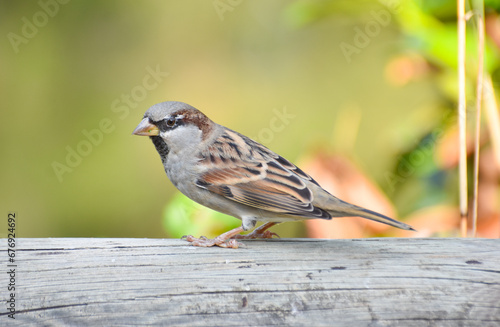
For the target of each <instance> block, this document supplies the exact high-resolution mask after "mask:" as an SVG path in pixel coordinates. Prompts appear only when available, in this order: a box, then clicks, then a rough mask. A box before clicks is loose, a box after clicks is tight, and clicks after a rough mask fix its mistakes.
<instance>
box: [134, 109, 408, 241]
mask: <svg viewBox="0 0 500 327" xmlns="http://www.w3.org/2000/svg"><path fill="white" fill-rule="evenodd" d="M133 134H134V135H144V136H149V137H150V138H151V140H152V141H153V144H154V146H155V147H156V151H158V153H159V154H160V158H161V161H162V163H163V167H164V168H165V172H166V173H167V176H168V178H169V179H170V180H171V181H172V183H173V184H174V185H175V187H177V189H179V191H181V192H182V193H183V194H184V195H186V196H187V197H189V198H190V199H191V200H193V201H195V202H198V203H200V204H202V205H204V206H206V207H209V208H211V209H213V210H216V211H220V212H222V213H225V214H227V215H231V216H234V217H236V218H238V219H241V222H242V224H241V227H238V228H235V229H233V230H230V231H228V232H226V233H224V234H222V235H220V236H218V237H216V238H214V239H208V238H206V237H203V236H202V237H201V238H195V237H193V236H191V235H189V236H184V237H183V238H185V239H186V240H187V241H189V242H191V244H192V245H195V246H203V247H207V246H214V245H217V246H220V247H229V248H237V247H238V245H240V244H239V243H238V242H237V241H236V239H242V238H271V237H273V236H275V235H276V234H275V233H272V232H270V231H268V230H267V229H268V228H269V227H271V226H273V225H275V224H277V223H281V222H286V221H297V220H303V219H315V218H319V219H332V217H346V216H351V217H352V216H355V217H363V218H367V219H371V220H375V221H378V222H381V223H384V224H388V225H391V226H394V227H398V228H401V229H406V230H413V228H412V227H410V226H409V225H407V224H404V223H402V222H399V221H396V220H394V219H391V218H389V217H386V216H384V215H382V214H379V213H377V212H374V211H371V210H368V209H364V208H361V207H358V206H355V205H353V204H350V203H347V202H344V201H342V200H340V199H338V198H336V197H335V196H333V195H331V194H330V193H328V192H327V191H325V190H324V189H323V188H322V187H321V186H320V185H319V184H318V183H317V182H316V181H315V180H314V179H312V178H311V177H310V176H309V175H307V174H306V173H304V172H303V171H302V170H300V168H298V167H297V166H295V165H294V164H292V163H291V162H290V161H288V160H286V159H285V158H283V157H281V156H280V155H278V154H276V153H274V152H273V151H271V150H269V149H268V148H266V147H265V146H263V145H262V144H260V143H257V142H256V141H254V140H252V139H250V138H248V137H246V136H244V135H241V134H240V133H238V132H235V131H233V130H231V129H229V128H226V127H224V126H221V125H219V124H217V123H214V122H213V121H211V120H210V119H209V118H208V117H207V116H205V115H204V114H203V113H202V112H201V111H199V110H197V109H195V108H193V107H191V106H190V105H188V104H185V103H182V102H175V101H168V102H162V103H158V104H155V105H154V106H152V107H151V108H149V109H148V110H147V111H146V113H145V114H144V118H143V119H142V121H141V122H140V123H139V125H138V126H137V127H136V129H135V130H134V132H133ZM257 221H263V222H265V223H264V224H263V225H261V226H260V227H258V228H256V229H255V230H254V231H253V232H252V233H250V234H248V235H240V233H241V232H243V231H248V230H250V229H252V228H254V227H255V224H256V223H257Z"/></svg>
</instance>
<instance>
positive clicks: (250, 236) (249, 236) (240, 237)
mask: <svg viewBox="0 0 500 327" xmlns="http://www.w3.org/2000/svg"><path fill="white" fill-rule="evenodd" d="M274 236H276V237H277V238H280V236H279V235H278V234H276V233H273V232H271V231H268V230H265V231H257V230H254V231H253V232H251V233H250V234H247V235H241V234H238V235H235V236H233V239H236V240H244V239H247V240H254V239H256V238H273V237H274Z"/></svg>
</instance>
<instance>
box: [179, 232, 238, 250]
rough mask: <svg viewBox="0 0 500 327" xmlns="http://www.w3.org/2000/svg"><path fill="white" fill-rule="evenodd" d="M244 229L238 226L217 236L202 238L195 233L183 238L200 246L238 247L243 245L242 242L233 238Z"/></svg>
mask: <svg viewBox="0 0 500 327" xmlns="http://www.w3.org/2000/svg"><path fill="white" fill-rule="evenodd" d="M242 231H243V228H242V227H238V228H235V229H232V230H230V231H229V232H226V233H224V234H221V235H219V236H217V237H216V238H207V237H205V236H201V237H200V238H196V237H194V236H193V235H184V236H183V237H182V238H181V239H182V240H186V241H188V242H190V243H191V245H194V246H200V247H210V246H220V247H221V248H231V249H237V248H238V247H240V246H242V245H243V244H242V243H239V242H238V241H236V240H235V239H232V237H233V236H234V235H237V234H239V233H241V232H242Z"/></svg>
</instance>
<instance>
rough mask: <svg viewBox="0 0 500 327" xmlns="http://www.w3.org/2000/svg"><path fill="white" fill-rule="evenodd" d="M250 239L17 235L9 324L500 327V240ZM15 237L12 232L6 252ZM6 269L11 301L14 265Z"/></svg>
mask: <svg viewBox="0 0 500 327" xmlns="http://www.w3.org/2000/svg"><path fill="white" fill-rule="evenodd" d="M245 244H246V246H245V247H244V248H240V249H237V250H234V249H222V248H196V247H192V246H188V245H187V243H186V242H184V241H181V240H171V239H164V240H162V239H87V238H82V239H78V238H66V239H64V238H63V239H17V252H16V254H17V256H16V260H17V261H16V264H17V267H16V295H15V298H16V310H17V313H16V314H15V319H11V318H8V316H7V314H8V312H7V311H6V310H7V305H6V304H5V303H6V302H5V301H2V303H4V305H2V307H0V312H1V316H0V324H1V325H5V323H6V322H7V323H8V325H11V326H21V325H22V326H27V325H38V326H48V325H93V326H95V325H102V326H114V325H121V326H122V325H145V324H147V325H153V324H155V325H168V326H232V325H239V326H277V325H280V326H283V325H288V326H332V325H336V326H367V325H370V326H443V325H445V326H461V325H462V326H499V325H500V240H491V239H394V238H392V239H360V240H312V239H280V240H268V241H260V240H257V241H245ZM6 246H7V240H6V239H2V240H0V249H2V250H6ZM1 253H4V258H5V260H4V262H7V255H6V251H2V252H1ZM5 266H6V265H5ZM5 269H6V268H5ZM6 275H7V278H6V277H5V276H6ZM1 276H2V277H1V278H0V283H1V284H0V294H2V298H3V299H6V298H7V297H8V293H9V292H8V291H7V285H8V274H5V273H4V274H1Z"/></svg>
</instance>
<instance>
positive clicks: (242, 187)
mask: <svg viewBox="0 0 500 327" xmlns="http://www.w3.org/2000/svg"><path fill="white" fill-rule="evenodd" d="M201 163H202V164H204V165H205V166H206V167H207V171H206V172H205V173H204V174H203V175H202V176H201V177H200V178H199V179H198V181H197V185H198V186H199V187H202V188H204V189H207V190H209V191H211V192H214V193H217V194H219V195H222V196H224V197H226V198H227V199H230V200H232V201H236V202H238V203H241V204H244V205H247V206H250V207H254V208H257V209H262V210H267V211H270V212H273V213H276V214H279V215H292V216H300V217H304V218H323V219H330V218H331V216H330V214H329V213H328V212H326V211H324V210H322V209H320V208H317V207H315V206H314V205H313V204H312V200H313V195H312V192H311V190H309V188H307V186H306V184H305V182H304V180H307V181H312V182H314V180H313V179H312V178H311V177H309V176H308V175H307V174H305V173H304V172H302V171H301V170H300V169H299V168H297V167H296V166H295V165H293V164H292V163H290V162H289V161H287V160H286V159H284V158H282V157H280V156H278V155H277V154H275V153H274V152H272V151H271V150H269V149H267V148H265V147H264V146H262V145H260V144H258V143H256V142H254V141H252V140H251V139H249V138H247V137H245V136H243V135H241V134H239V133H236V132H233V131H227V132H226V133H225V134H223V135H222V136H221V137H219V138H218V139H217V140H216V141H215V142H214V144H213V145H212V146H211V148H210V149H209V150H208V151H207V153H204V154H202V159H201ZM314 183H315V182H314Z"/></svg>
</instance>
